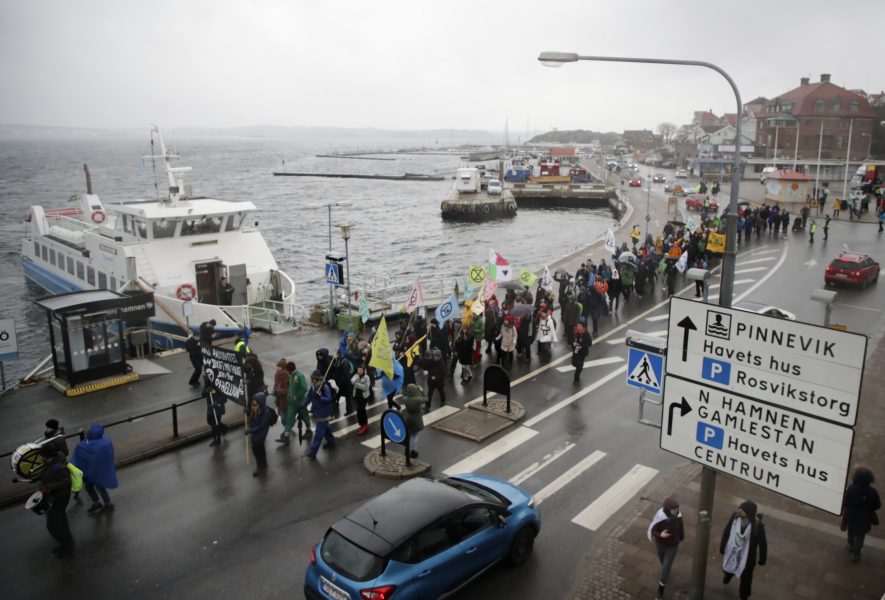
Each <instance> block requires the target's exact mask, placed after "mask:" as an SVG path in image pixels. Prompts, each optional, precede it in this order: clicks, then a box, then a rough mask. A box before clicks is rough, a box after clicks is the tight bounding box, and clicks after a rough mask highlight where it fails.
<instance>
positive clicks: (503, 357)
mask: <svg viewBox="0 0 885 600" xmlns="http://www.w3.org/2000/svg"><path fill="white" fill-rule="evenodd" d="M497 339H499V340H501V351H500V352H499V353H498V363H497V364H499V365H501V366H502V367H507V368H508V369H509V368H510V367H512V366H513V351H514V350H516V327H514V325H513V315H507V316H505V317H504V325H503V326H502V327H501V333H499V334H498V337H497ZM505 363H506V364H505Z"/></svg>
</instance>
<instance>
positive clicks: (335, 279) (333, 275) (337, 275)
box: [325, 263, 341, 285]
mask: <svg viewBox="0 0 885 600" xmlns="http://www.w3.org/2000/svg"><path fill="white" fill-rule="evenodd" d="M325 277H326V283H328V284H329V285H341V265H340V264H338V263H326V271H325Z"/></svg>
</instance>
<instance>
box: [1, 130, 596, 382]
mask: <svg viewBox="0 0 885 600" xmlns="http://www.w3.org/2000/svg"><path fill="white" fill-rule="evenodd" d="M164 137H165V139H166V143H167V145H168V146H169V147H170V148H171V149H175V150H176V151H177V152H178V154H179V155H180V156H181V157H182V158H181V159H180V160H179V161H178V162H177V164H178V166H191V167H193V172H191V173H189V174H187V178H186V181H188V182H189V183H190V184H191V186H192V193H193V194H194V195H199V196H214V197H220V198H225V199H231V200H251V201H252V202H253V203H254V204H255V205H256V206H257V207H258V209H259V212H258V213H257V214H256V215H255V217H254V219H253V221H257V223H258V227H259V229H260V230H261V231H262V233H263V235H264V237H265V239H266V240H267V243H268V245H269V246H270V248H271V251H272V252H273V254H274V256H275V257H276V259H277V262H278V263H279V265H280V268H281V269H282V270H284V271H285V272H286V273H288V274H289V275H290V276H291V277H292V279H293V280H294V281H295V282H296V285H297V286H298V292H297V293H298V299H297V301H298V302H299V303H300V304H303V305H304V306H305V307H306V308H308V309H309V308H310V306H312V305H314V304H316V303H321V302H326V301H328V287H327V284H326V283H325V281H324V279H323V265H324V262H325V256H326V254H328V253H329V211H328V209H327V208H326V205H328V204H329V203H338V202H343V203H350V206H345V207H333V208H332V215H331V222H332V224H333V227H332V235H331V240H332V253H333V254H339V255H342V256H343V255H344V253H345V248H344V240H343V239H342V237H341V234H340V232H339V230H338V229H337V228H335V227H334V225H335V224H340V223H349V224H351V225H355V227H354V229H353V230H352V232H351V238H350V240H349V242H348V244H349V254H350V267H351V273H352V275H358V274H369V273H372V274H395V273H399V274H404V275H405V276H412V275H414V276H415V277H422V278H425V279H431V278H433V277H434V276H436V275H439V274H441V273H455V272H459V271H461V272H463V273H464V275H465V276H466V274H467V268H468V265H471V264H482V263H484V262H485V261H487V259H488V258H487V257H488V252H489V249H490V248H493V249H494V250H496V251H497V252H498V253H500V254H501V255H503V256H504V257H505V258H507V259H508V260H509V261H510V262H511V264H512V265H514V266H515V267H525V268H528V269H532V270H537V269H539V268H543V265H544V264H546V263H548V262H550V261H551V260H553V259H554V258H556V257H559V256H561V255H563V254H565V253H567V252H569V251H572V250H575V249H577V248H579V247H582V246H584V245H586V244H587V243H590V242H592V241H593V240H595V239H596V238H598V237H599V236H600V235H602V234H603V233H604V232H605V230H606V228H608V227H609V226H611V224H612V220H611V217H610V214H609V212H608V211H607V210H604V209H569V210H556V209H546V210H545V209H531V210H528V209H524V210H520V211H519V213H518V214H517V216H516V217H515V218H512V219H504V220H500V221H489V222H485V223H460V222H446V221H443V220H442V219H441V217H440V202H441V201H442V199H443V198H444V197H445V195H446V193H447V192H448V191H449V189H450V188H451V186H452V180H451V176H452V175H453V174H454V172H455V169H456V168H457V167H458V166H459V165H460V164H461V161H460V156H459V153H457V152H456V153H453V154H448V155H446V154H420V155H416V154H385V155H384V157H385V158H395V160H392V161H389V160H385V161H374V160H350V159H344V158H319V157H316V156H315V155H316V154H322V153H329V152H335V151H340V150H347V151H354V150H357V149H359V148H362V149H373V150H375V149H390V150H392V149H396V148H403V147H415V146H418V145H420V146H425V147H428V148H439V150H443V149H444V148H442V147H440V146H438V145H437V144H436V141H435V140H433V139H420V138H416V137H405V136H404V137H403V138H402V139H396V138H394V137H390V136H386V137H379V138H378V139H377V140H373V139H370V138H366V137H360V138H353V139H347V138H342V137H337V138H329V137H325V138H317V139H311V140H305V139H297V138H266V137H252V138H232V137H197V136H191V137H181V136H178V135H176V134H175V133H174V132H165V133H164ZM456 143H457V142H456ZM157 151H159V148H157ZM148 154H150V144H149V137H148V134H147V131H145V134H144V135H135V134H134V133H132V134H115V135H110V134H105V135H86V134H83V135H79V136H73V135H72V136H67V137H65V138H64V139H52V138H51V137H41V138H40V139H24V138H9V137H5V138H3V139H0V208H2V218H0V256H2V262H0V286H2V290H3V302H2V303H0V318H4V319H9V318H11V319H15V322H16V331H17V336H18V346H19V352H20V354H21V358H20V359H19V360H17V361H13V362H8V363H6V364H5V367H6V375H7V382H8V381H10V380H13V379H16V378H20V377H22V376H24V375H25V374H26V373H27V372H28V371H29V370H30V369H31V368H33V366H35V365H36V363H37V362H38V361H39V360H41V359H43V358H44V357H45V356H46V355H47V354H48V353H49V340H48V337H47V333H46V332H47V321H46V315H45V313H44V312H43V311H42V310H41V309H38V308H37V307H36V306H35V305H34V302H33V301H34V300H35V299H36V298H39V297H42V296H45V295H46V293H45V292H44V291H43V290H42V289H41V288H39V287H38V286H36V285H34V284H32V283H30V282H26V281H25V279H24V275H23V274H22V271H21V267H20V264H19V253H20V250H21V240H22V237H23V234H24V230H25V227H24V224H23V222H24V219H25V218H26V217H27V213H28V207H29V206H31V205H42V206H43V207H44V208H59V207H64V206H69V204H68V199H69V198H70V196H71V195H72V194H74V193H76V192H85V190H86V183H85V177H84V174H83V164H84V163H86V164H88V165H89V170H90V172H91V174H92V181H93V188H94V192H95V193H96V194H98V195H99V197H100V198H101V199H102V201H103V202H105V203H110V202H115V201H120V200H128V199H132V198H145V199H155V198H156V197H157V192H156V190H155V182H156V183H157V185H158V186H159V193H160V194H163V192H164V189H165V186H166V181H165V178H164V177H163V174H162V172H161V171H160V170H159V169H160V165H159V164H158V165H157V169H158V171H157V174H158V177H155V176H154V172H153V168H152V162H151V160H150V159H142V158H141V157H142V156H143V155H148ZM282 170H290V171H293V172H295V171H298V172H337V173H364V174H383V175H402V174H404V173H422V174H442V175H445V176H446V179H445V180H444V181H431V182H423V181H421V182H417V181H384V180H369V179H329V178H315V177H306V178H305V177H274V176H273V175H272V173H273V171H282ZM316 205H322V207H320V208H316ZM404 299H405V298H404Z"/></svg>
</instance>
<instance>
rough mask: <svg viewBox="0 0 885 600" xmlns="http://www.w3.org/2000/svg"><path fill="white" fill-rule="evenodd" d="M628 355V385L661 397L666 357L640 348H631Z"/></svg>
mask: <svg viewBox="0 0 885 600" xmlns="http://www.w3.org/2000/svg"><path fill="white" fill-rule="evenodd" d="M629 350H630V352H629V354H628V355H627V385H632V386H633V387H637V388H640V389H643V390H646V391H648V392H651V393H652V394H656V395H658V396H660V395H661V388H662V383H663V381H664V357H663V356H661V355H660V354H655V353H653V352H645V351H643V350H640V349H638V348H629Z"/></svg>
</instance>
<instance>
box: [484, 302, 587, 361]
mask: <svg viewBox="0 0 885 600" xmlns="http://www.w3.org/2000/svg"><path fill="white" fill-rule="evenodd" d="M572 304H573V305H574V301H572ZM516 338H517V333H516V327H515V326H514V324H513V315H507V316H505V317H504V326H503V327H501V333H499V334H498V341H499V342H500V344H501V350H500V352H499V353H498V362H497V364H499V365H501V366H502V367H506V368H508V369H509V368H510V367H512V366H513V351H514V350H516Z"/></svg>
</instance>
